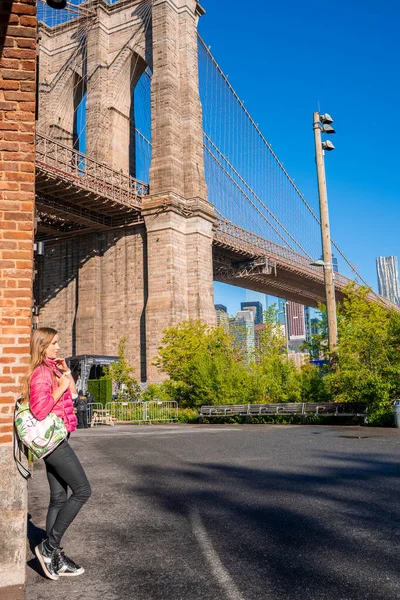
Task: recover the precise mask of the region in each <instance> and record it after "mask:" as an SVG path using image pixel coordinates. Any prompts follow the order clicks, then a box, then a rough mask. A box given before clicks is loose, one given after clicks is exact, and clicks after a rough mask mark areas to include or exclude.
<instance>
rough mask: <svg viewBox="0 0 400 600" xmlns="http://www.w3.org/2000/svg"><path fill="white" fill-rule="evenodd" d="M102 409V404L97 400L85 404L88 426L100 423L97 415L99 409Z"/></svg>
mask: <svg viewBox="0 0 400 600" xmlns="http://www.w3.org/2000/svg"><path fill="white" fill-rule="evenodd" d="M102 409H103V405H102V404H100V403H99V402H90V403H88V405H87V416H88V418H87V422H88V425H89V427H92V426H93V427H94V426H96V425H99V424H100V419H98V418H97V416H98V415H99V414H100V411H101V410H102Z"/></svg>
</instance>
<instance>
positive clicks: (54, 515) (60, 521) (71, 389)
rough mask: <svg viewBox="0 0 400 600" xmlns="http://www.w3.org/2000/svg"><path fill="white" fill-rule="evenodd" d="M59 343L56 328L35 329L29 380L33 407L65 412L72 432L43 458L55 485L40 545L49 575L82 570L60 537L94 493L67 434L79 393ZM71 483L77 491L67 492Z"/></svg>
mask: <svg viewBox="0 0 400 600" xmlns="http://www.w3.org/2000/svg"><path fill="white" fill-rule="evenodd" d="M59 349H60V346H59V345H58V334H57V331H56V330H55V329H51V328H49V327H40V328H39V329H36V330H35V331H34V332H33V334H32V340H31V362H30V365H29V368H28V373H27V377H26V382H25V386H24V388H25V389H24V393H23V396H24V398H29V406H30V410H31V413H32V414H33V415H34V417H36V419H39V420H42V419H44V418H45V417H46V416H47V415H48V414H49V413H50V412H53V413H55V414H56V415H57V416H58V417H61V418H62V419H63V421H64V423H65V427H66V429H67V431H68V437H67V438H66V439H65V440H63V441H62V442H61V444H60V445H59V446H57V448H56V449H55V450H53V452H51V454H48V455H47V456H46V457H45V458H44V459H43V460H44V462H45V464H46V472H47V479H48V482H49V485H50V504H49V509H48V513H47V519H46V536H47V537H46V539H45V540H44V541H43V542H41V543H40V544H39V545H38V546H37V547H36V548H35V554H36V556H37V557H38V559H39V562H40V564H41V566H42V569H43V571H44V573H45V575H46V577H48V578H49V579H53V580H57V579H58V578H59V577H60V576H74V575H81V574H82V573H83V572H84V569H83V568H82V567H80V566H79V565H77V564H76V563H75V562H74V561H72V560H71V559H70V558H68V556H67V555H66V554H65V553H64V552H63V550H62V548H61V539H62V537H63V535H64V533H65V532H66V530H67V528H68V527H69V525H70V524H71V523H72V521H73V520H74V519H75V517H76V515H77V514H78V512H79V511H80V509H81V508H82V506H83V505H84V504H85V502H87V500H88V499H89V497H90V493H91V490H90V485H89V482H88V480H87V477H86V475H85V472H84V470H83V468H82V465H81V464H80V462H79V460H78V458H77V456H76V454H75V452H74V451H73V450H72V448H71V446H70V445H69V442H68V438H69V435H70V433H71V432H72V431H74V430H75V429H76V422H77V421H76V417H75V414H74V407H73V398H74V397H76V396H77V393H76V387H75V383H74V380H73V378H72V376H71V371H70V370H69V369H68V367H67V364H66V362H65V360H64V359H62V358H58V352H59ZM68 488H70V489H71V490H72V494H71V495H70V496H69V497H68Z"/></svg>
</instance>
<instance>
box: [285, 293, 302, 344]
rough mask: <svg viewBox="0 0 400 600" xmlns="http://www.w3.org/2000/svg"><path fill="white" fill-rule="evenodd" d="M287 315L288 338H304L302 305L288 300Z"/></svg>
mask: <svg viewBox="0 0 400 600" xmlns="http://www.w3.org/2000/svg"><path fill="white" fill-rule="evenodd" d="M288 317H289V339H290V340H291V341H292V340H305V339H306V320H305V315H304V306H303V305H302V304H297V302H288Z"/></svg>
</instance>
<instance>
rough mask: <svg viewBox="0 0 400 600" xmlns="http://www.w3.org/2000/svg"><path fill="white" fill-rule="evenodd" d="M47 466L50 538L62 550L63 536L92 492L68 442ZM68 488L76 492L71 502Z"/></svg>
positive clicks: (47, 532)
mask: <svg viewBox="0 0 400 600" xmlns="http://www.w3.org/2000/svg"><path fill="white" fill-rule="evenodd" d="M44 462H45V463H46V471H47V479H48V481H49V485H50V504H49V510H48V513H47V519H46V534H47V539H48V541H49V543H50V544H51V545H52V546H53V547H54V548H59V547H60V544H61V538H62V536H63V535H64V533H65V532H66V530H67V528H68V527H69V526H70V525H71V523H72V521H73V520H74V519H75V517H76V515H77V514H78V512H79V511H80V510H81V508H82V506H83V505H84V504H85V502H87V500H89V498H90V494H91V489H90V484H89V482H88V480H87V477H86V474H85V471H84V470H83V468H82V465H81V463H80V462H79V460H78V457H77V456H76V454H75V452H74V451H73V450H72V448H71V446H70V445H69V443H68V440H67V439H66V440H64V441H63V442H61V444H60V445H59V446H58V447H57V448H56V449H55V450H54V452H52V453H51V454H49V455H48V456H46V458H45V459H44ZM68 488H70V489H71V490H72V494H71V495H70V496H69V498H68V493H67V492H68Z"/></svg>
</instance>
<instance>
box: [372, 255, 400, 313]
mask: <svg viewBox="0 0 400 600" xmlns="http://www.w3.org/2000/svg"><path fill="white" fill-rule="evenodd" d="M376 272H377V275H378V288H379V293H380V294H381V295H382V296H384V297H385V298H387V299H388V300H390V301H391V302H394V303H395V304H400V288H399V270H398V265H397V256H378V258H377V259H376Z"/></svg>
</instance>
